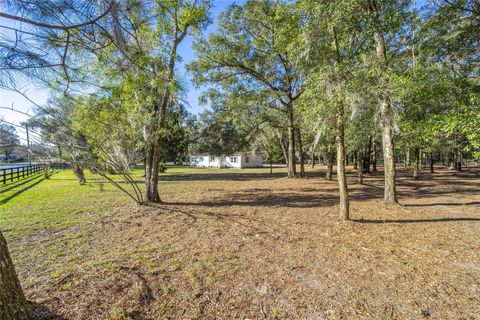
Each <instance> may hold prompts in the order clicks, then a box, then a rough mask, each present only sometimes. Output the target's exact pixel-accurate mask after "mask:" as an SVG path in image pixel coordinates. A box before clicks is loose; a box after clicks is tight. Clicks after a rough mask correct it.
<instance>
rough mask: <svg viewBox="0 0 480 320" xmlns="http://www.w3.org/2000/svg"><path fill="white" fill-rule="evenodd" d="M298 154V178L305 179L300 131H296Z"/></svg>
mask: <svg viewBox="0 0 480 320" xmlns="http://www.w3.org/2000/svg"><path fill="white" fill-rule="evenodd" d="M297 139H298V153H299V158H300V177H301V178H303V177H305V158H304V157H303V142H302V134H301V132H300V130H298V131H297Z"/></svg>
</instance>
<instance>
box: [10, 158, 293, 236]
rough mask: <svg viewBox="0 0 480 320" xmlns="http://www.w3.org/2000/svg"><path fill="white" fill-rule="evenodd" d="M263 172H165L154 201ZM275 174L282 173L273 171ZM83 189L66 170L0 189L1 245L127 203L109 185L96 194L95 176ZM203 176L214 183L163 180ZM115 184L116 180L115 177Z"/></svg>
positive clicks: (186, 169) (138, 177) (174, 169)
mask: <svg viewBox="0 0 480 320" xmlns="http://www.w3.org/2000/svg"><path fill="white" fill-rule="evenodd" d="M268 170H269V169H267V168H264V169H261V168H260V169H258V168H248V169H215V168H190V167H169V168H168V170H167V172H166V173H162V174H161V176H160V185H159V190H160V196H161V197H167V198H168V196H169V195H172V194H178V193H192V194H195V193H196V192H197V191H200V190H205V188H207V189H208V188H209V187H215V188H218V187H219V185H218V182H219V181H228V180H229V175H228V174H234V173H242V174H251V173H267V172H268ZM276 170H284V169H283V168H278V169H276ZM85 174H86V178H87V184H85V185H82V186H81V185H79V184H78V182H77V180H76V178H75V176H74V175H73V173H72V171H71V170H61V171H58V172H55V173H54V174H52V175H51V177H50V178H49V179H45V178H44V177H43V175H42V174H38V175H35V176H32V177H28V178H26V179H23V180H20V181H17V182H14V183H11V184H7V185H5V186H3V185H2V186H0V228H1V229H2V230H3V232H4V234H5V236H6V238H7V240H18V239H22V238H26V237H29V236H32V235H34V234H36V233H38V232H40V231H44V230H62V229H68V228H69V227H71V226H73V225H78V224H82V223H85V222H86V221H87V220H88V217H90V216H91V215H102V214H108V212H109V210H110V208H112V207H118V206H122V205H126V204H132V203H133V202H132V200H131V199H130V198H129V197H127V196H126V195H125V194H124V193H122V192H121V191H120V190H118V189H116V188H115V187H114V186H112V185H110V184H108V183H105V188H104V191H103V192H100V191H99V186H98V183H99V177H98V176H97V175H92V174H90V173H89V172H88V171H85ZM142 174H143V170H142V169H137V170H134V172H133V176H134V178H135V180H136V181H137V183H138V185H139V187H140V188H141V189H142V190H143V178H142ZM192 174H198V175H202V174H209V175H213V174H214V175H219V176H218V178H217V179H205V180H201V179H192V181H188V182H187V181H185V179H183V180H179V181H176V180H174V179H165V180H163V181H162V177H171V176H172V175H192ZM115 179H121V178H120V177H116V178H115Z"/></svg>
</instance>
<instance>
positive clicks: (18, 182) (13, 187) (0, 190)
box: [0, 174, 41, 194]
mask: <svg viewBox="0 0 480 320" xmlns="http://www.w3.org/2000/svg"><path fill="white" fill-rule="evenodd" d="M39 177H41V175H40V174H37V175H33V176H30V177H28V178H26V179H23V180H20V181H16V182H13V183H10V184H7V185H6V187H5V188H2V189H0V194H2V193H5V192H7V191H10V190H12V189H15V188H18V187H20V186H22V185H24V184H27V183H29V182H31V181H33V180H35V179H38V178H39Z"/></svg>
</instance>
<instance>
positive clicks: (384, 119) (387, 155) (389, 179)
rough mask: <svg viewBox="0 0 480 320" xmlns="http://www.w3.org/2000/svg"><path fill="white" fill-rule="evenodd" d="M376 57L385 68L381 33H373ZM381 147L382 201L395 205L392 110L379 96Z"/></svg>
mask: <svg viewBox="0 0 480 320" xmlns="http://www.w3.org/2000/svg"><path fill="white" fill-rule="evenodd" d="M375 43H376V51H377V57H378V58H379V60H380V61H381V62H382V68H386V67H387V51H386V47H385V40H384V38H383V35H382V33H381V32H379V31H376V32H375ZM379 105H380V114H381V125H382V146H383V170H384V174H385V193H384V201H385V204H386V205H390V204H394V203H397V202H398V200H397V191H396V185H395V183H396V181H395V175H396V172H395V149H394V145H393V123H392V122H393V110H392V105H391V104H390V101H389V100H388V97H387V96H385V95H384V94H380V97H379Z"/></svg>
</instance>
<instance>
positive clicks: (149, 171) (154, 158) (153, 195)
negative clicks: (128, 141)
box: [145, 145, 161, 203]
mask: <svg viewBox="0 0 480 320" xmlns="http://www.w3.org/2000/svg"><path fill="white" fill-rule="evenodd" d="M159 172H160V152H159V150H158V146H156V145H151V146H149V147H147V154H146V157H145V200H146V201H147V202H150V203H160V202H161V199H160V195H159V194H158V174H159Z"/></svg>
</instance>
